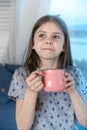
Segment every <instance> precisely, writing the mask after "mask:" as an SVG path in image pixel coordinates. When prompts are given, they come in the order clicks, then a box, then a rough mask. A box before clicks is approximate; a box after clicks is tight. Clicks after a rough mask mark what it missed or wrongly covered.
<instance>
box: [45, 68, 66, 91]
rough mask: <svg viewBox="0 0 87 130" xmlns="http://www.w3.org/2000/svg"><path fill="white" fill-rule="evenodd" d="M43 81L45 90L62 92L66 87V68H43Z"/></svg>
mask: <svg viewBox="0 0 87 130" xmlns="http://www.w3.org/2000/svg"><path fill="white" fill-rule="evenodd" d="M42 73H43V78H42V81H43V83H44V84H45V86H44V90H45V91H46V92H60V91H63V90H64V89H65V82H64V73H65V70H64V69H55V70H54V69H47V70H42Z"/></svg>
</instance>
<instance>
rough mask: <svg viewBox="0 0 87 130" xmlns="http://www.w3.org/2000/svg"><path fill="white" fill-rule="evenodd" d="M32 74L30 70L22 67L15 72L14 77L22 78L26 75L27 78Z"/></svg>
mask: <svg viewBox="0 0 87 130" xmlns="http://www.w3.org/2000/svg"><path fill="white" fill-rule="evenodd" d="M29 74H30V72H29V70H28V68H26V67H24V66H21V67H19V68H18V69H16V70H15V72H14V75H16V76H20V75H24V76H25V77H27V76H28V75H29Z"/></svg>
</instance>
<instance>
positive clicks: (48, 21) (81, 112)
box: [8, 15, 87, 130]
mask: <svg viewBox="0 0 87 130" xmlns="http://www.w3.org/2000/svg"><path fill="white" fill-rule="evenodd" d="M68 66H71V70H70V71H71V74H70V73H67V72H65V74H64V82H66V85H65V88H66V89H65V90H64V91H61V92H45V91H44V90H43V88H44V87H45V86H44V83H43V81H42V80H41V78H40V76H38V75H37V73H42V72H41V71H40V70H41V69H61V68H67V67H68ZM84 93H87V86H86V84H85V82H84V79H83V76H82V74H81V72H80V70H79V69H78V68H77V67H74V66H73V61H72V57H71V50H70V39H69V34H68V30H67V27H66V24H65V23H64V21H63V20H62V19H61V18H60V17H58V16H51V15H47V16H43V17H42V18H40V19H39V20H38V21H37V22H36V24H35V25H34V27H33V30H32V33H31V37H30V42H29V48H28V52H27V55H26V60H25V63H24V65H23V66H22V67H20V68H19V69H18V70H16V71H15V73H14V76H13V79H12V82H11V86H10V89H9V93H8V95H9V96H10V97H14V98H15V99H16V122H17V127H18V130H44V129H45V130H76V128H75V124H76V121H78V122H80V124H81V125H82V126H84V127H87V115H86V113H87V104H86V101H85V99H84V96H83V95H84Z"/></svg>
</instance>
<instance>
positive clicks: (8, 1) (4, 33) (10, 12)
mask: <svg viewBox="0 0 87 130" xmlns="http://www.w3.org/2000/svg"><path fill="white" fill-rule="evenodd" d="M14 1H15V0H0V63H2V61H3V58H4V55H5V52H6V49H7V45H8V41H9V36H10V31H11V28H12V24H13V16H14Z"/></svg>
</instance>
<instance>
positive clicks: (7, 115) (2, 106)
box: [0, 64, 20, 130]
mask: <svg viewBox="0 0 87 130" xmlns="http://www.w3.org/2000/svg"><path fill="white" fill-rule="evenodd" d="M18 67H20V65H9V64H6V65H4V66H2V65H0V130H17V126H16V121H15V101H13V100H11V99H10V98H9V97H8V95H7V94H8V90H9V85H10V82H11V78H12V75H13V73H14V71H15V69H17V68H18Z"/></svg>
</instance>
